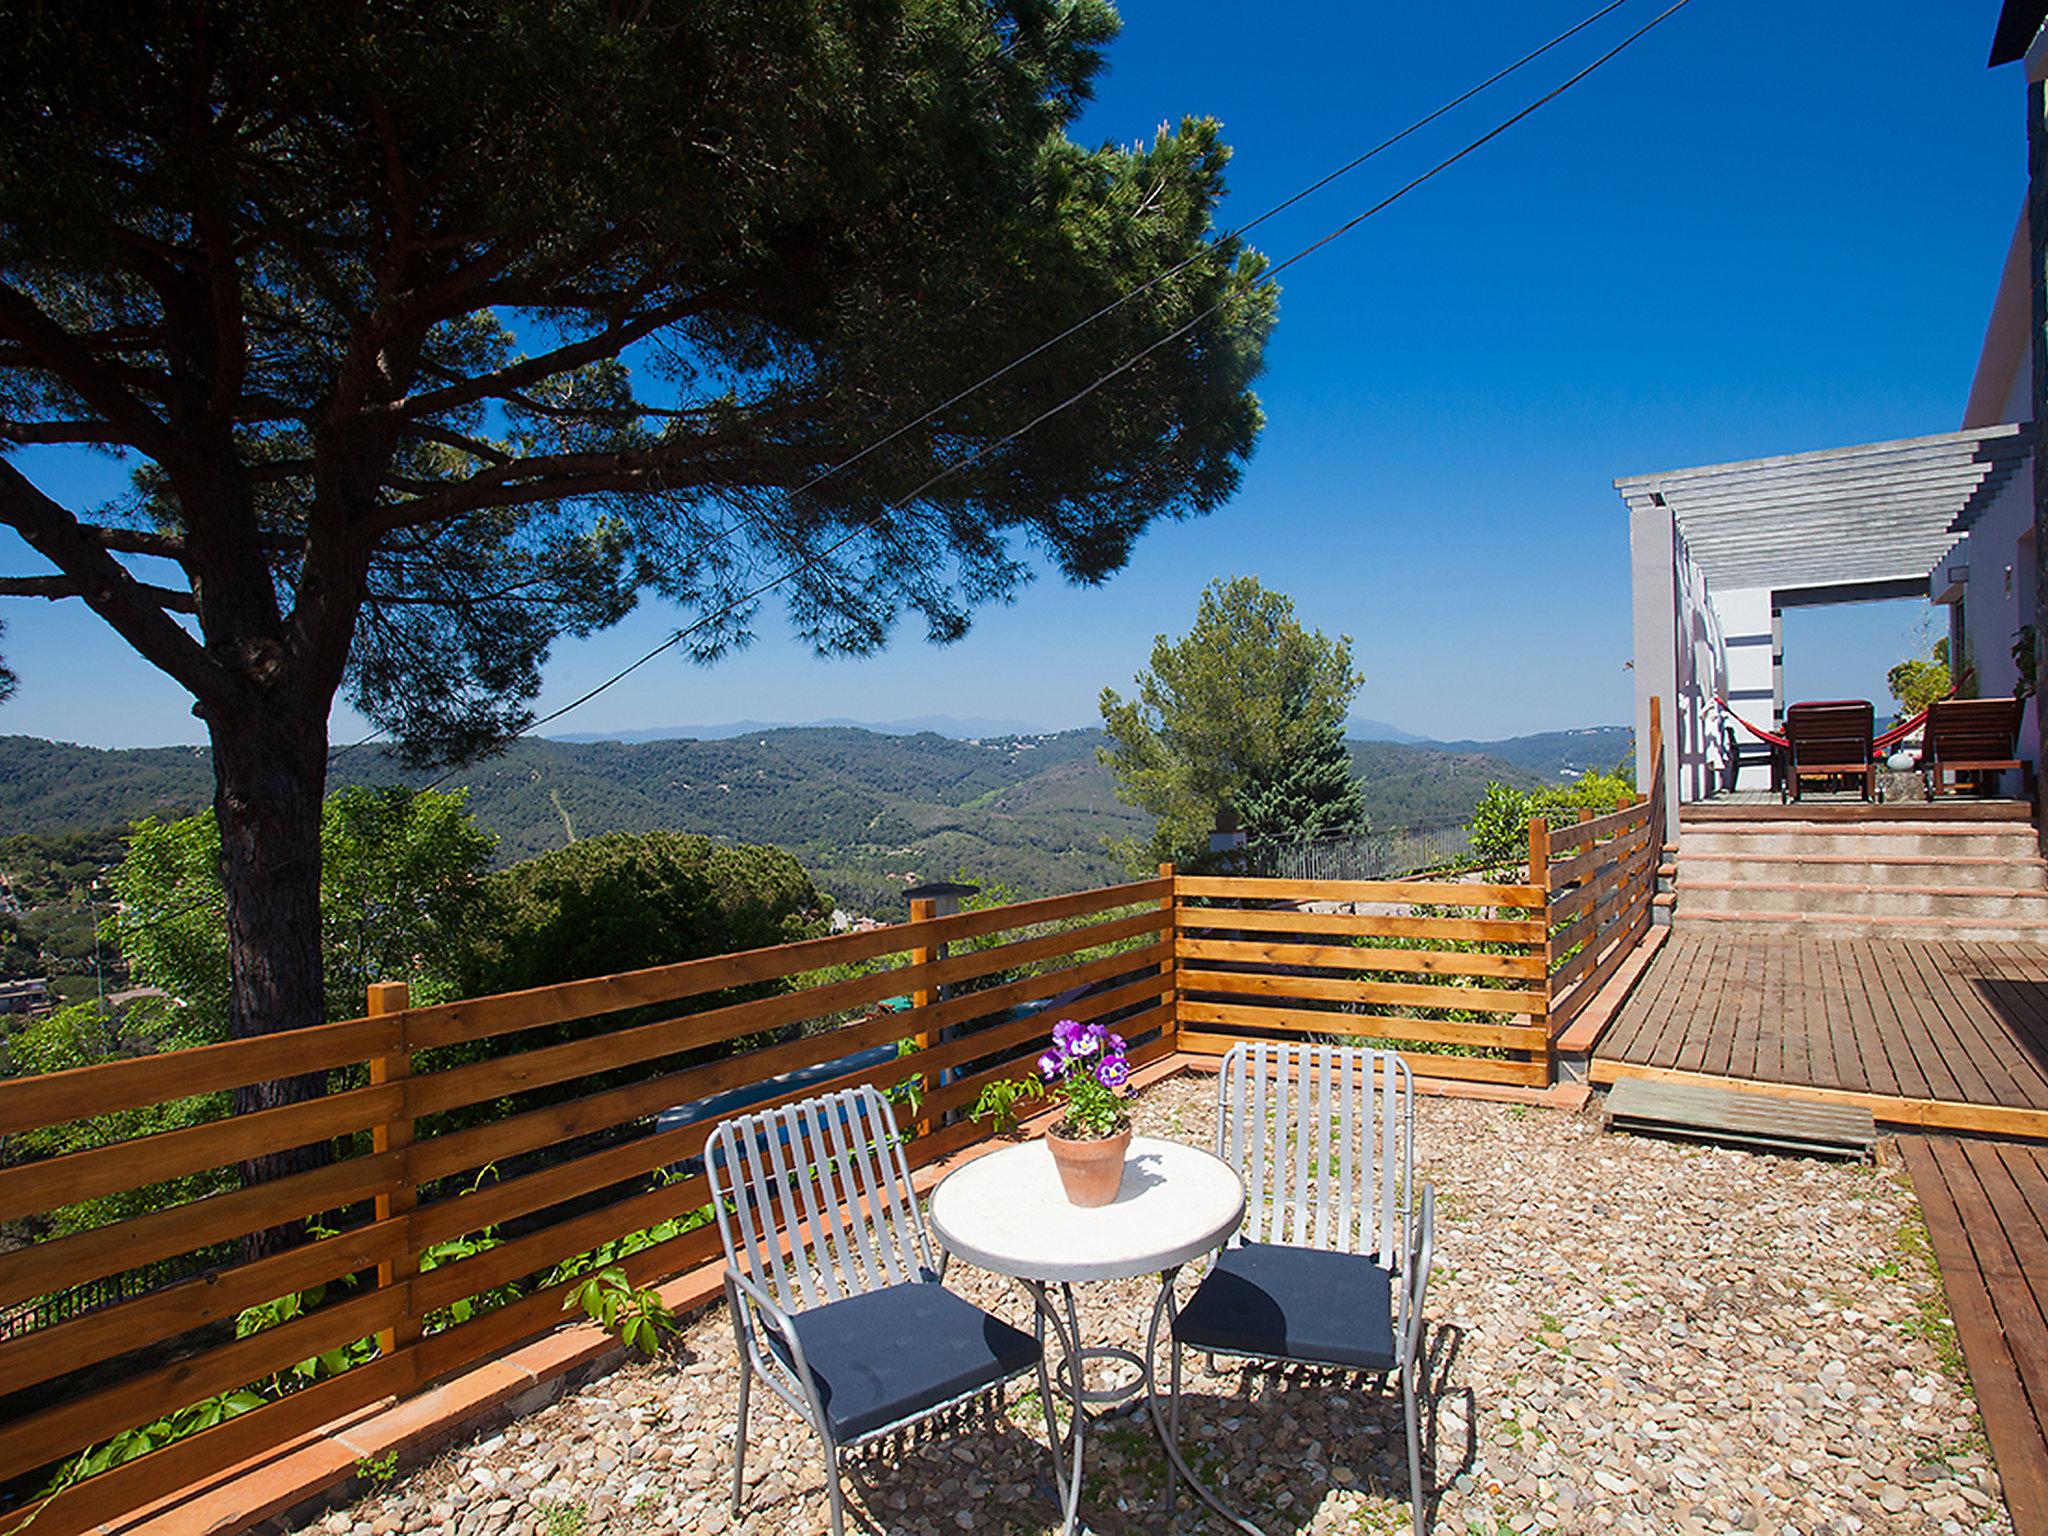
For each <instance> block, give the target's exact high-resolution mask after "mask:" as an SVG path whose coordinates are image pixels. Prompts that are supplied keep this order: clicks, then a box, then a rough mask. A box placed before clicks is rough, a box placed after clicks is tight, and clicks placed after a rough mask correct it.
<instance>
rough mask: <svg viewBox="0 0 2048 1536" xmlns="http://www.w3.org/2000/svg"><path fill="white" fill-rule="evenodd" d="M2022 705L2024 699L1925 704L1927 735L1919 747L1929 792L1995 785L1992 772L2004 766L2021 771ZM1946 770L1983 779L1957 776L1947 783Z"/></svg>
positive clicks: (2000, 770)
mask: <svg viewBox="0 0 2048 1536" xmlns="http://www.w3.org/2000/svg"><path fill="white" fill-rule="evenodd" d="M2026 707H2027V705H2026V700H2024V699H1943V700H1941V701H1940V702H1939V703H1936V704H1930V705H1929V706H1928V708H1927V739H1926V743H1925V744H1924V745H1923V746H1922V748H1921V750H1920V769H1921V771H1922V772H1923V773H1924V774H1926V776H1927V792H1928V794H1929V795H1939V794H1942V793H1944V792H1945V791H1948V790H1960V789H1965V788H1972V787H1975V788H1981V789H1984V790H1986V791H1989V790H1991V789H1994V788H1996V787H1997V784H1998V779H1997V775H1998V774H2001V773H2003V772H2004V771H2005V770H2006V769H2008V768H2011V769H2015V770H2017V771H2018V772H2019V773H2020V774H2021V775H2022V776H2024V775H2025V773H2026V764H2025V763H2023V762H2022V761H2021V760H2020V759H2019V757H2018V756H2017V755H2016V753H2017V750H2018V743H2019V735H2020V716H2021V715H2022V714H2024V713H2025V712H2026ZM1951 774H1957V775H1963V774H1968V775H1971V776H1972V777H1976V776H1978V775H1981V776H1982V778H1981V779H1979V781H1978V782H1977V783H1976V784H1975V785H1972V784H1970V783H1967V782H1966V781H1964V780H1963V779H1961V778H1958V779H1957V780H1956V781H1955V782H1953V783H1951V782H1950V781H1949V775H1951Z"/></svg>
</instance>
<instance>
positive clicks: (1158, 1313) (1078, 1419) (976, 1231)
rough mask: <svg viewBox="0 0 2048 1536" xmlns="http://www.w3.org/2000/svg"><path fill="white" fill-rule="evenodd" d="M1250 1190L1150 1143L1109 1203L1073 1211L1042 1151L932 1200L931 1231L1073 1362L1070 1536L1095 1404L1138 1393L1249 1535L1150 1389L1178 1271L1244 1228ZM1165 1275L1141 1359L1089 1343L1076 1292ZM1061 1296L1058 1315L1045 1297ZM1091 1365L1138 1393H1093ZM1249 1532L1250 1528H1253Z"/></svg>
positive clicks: (960, 1174)
mask: <svg viewBox="0 0 2048 1536" xmlns="http://www.w3.org/2000/svg"><path fill="white" fill-rule="evenodd" d="M1244 1208H1245V1194H1244V1181H1243V1180H1241V1179H1240V1178H1239V1177H1238V1176H1237V1172H1236V1170H1234V1169H1233V1168H1232V1167H1231V1166H1230V1165H1229V1164H1228V1163H1226V1162H1224V1161H1223V1160H1222V1159H1221V1158H1218V1157H1214V1156H1212V1155H1210V1154H1209V1153H1207V1152H1203V1151H1201V1150H1199V1149H1197V1148H1195V1147H1190V1146H1184V1145H1182V1144H1181V1143H1180V1142H1176V1141H1160V1140H1156V1139H1155V1138H1153V1137H1149V1136H1139V1137H1134V1138H1133V1139H1132V1141H1131V1147H1130V1151H1129V1152H1128V1153H1127V1154H1126V1155H1125V1158H1124V1176H1123V1185H1122V1187H1121V1188H1120V1189H1119V1190H1118V1191H1117V1197H1116V1199H1114V1200H1113V1201H1111V1202H1110V1203H1109V1204H1108V1205H1102V1206H1095V1207H1092V1208H1084V1207H1082V1206H1077V1205H1074V1204H1072V1203H1070V1202H1069V1201H1068V1199H1067V1197H1066V1192H1065V1191H1064V1190H1063V1189H1061V1187H1060V1178H1059V1172H1058V1170H1057V1169H1055V1168H1054V1167H1053V1162H1052V1150H1051V1149H1050V1148H1049V1147H1047V1146H1046V1144H1045V1143H1044V1142H1043V1141H1031V1142H1024V1143H1020V1144H1019V1145H1017V1146H1012V1147H1004V1148H1002V1149H1001V1150H999V1151H995V1152H990V1153H988V1154H987V1155H986V1156H983V1157H980V1158H977V1159H975V1161H973V1162H971V1163H968V1164H967V1165H966V1166H964V1167H961V1168H957V1169H955V1170H954V1171H953V1172H951V1173H949V1174H947V1175H946V1177H945V1178H943V1179H941V1180H940V1181H939V1186H938V1188H936V1189H934V1190H933V1191H932V1197H931V1223H932V1230H933V1231H934V1232H935V1233H936V1234H937V1235H938V1239H939V1241H940V1242H941V1243H943V1244H944V1245H945V1246H946V1249H947V1250H948V1251H949V1252H950V1253H952V1254H953V1255H954V1256H955V1257H957V1258H961V1259H964V1260H966V1261H967V1262H968V1263H970V1264H973V1265H975V1266H977V1267H979V1268H981V1269H986V1270H990V1271H992V1272H993V1273H995V1274H999V1275H1008V1276H1010V1277H1011V1278H1013V1279H1016V1280H1020V1281H1022V1282H1023V1283H1024V1285H1025V1286H1026V1287H1028V1288H1029V1289H1030V1291H1031V1294H1032V1297H1033V1300H1034V1301H1035V1303H1036V1305H1037V1308H1038V1320H1039V1325H1040V1338H1041V1340H1042V1339H1043V1337H1044V1325H1045V1324H1048V1323H1049V1324H1050V1325H1051V1326H1052V1328H1053V1331H1054V1332H1055V1333H1056V1334H1057V1335H1058V1336H1059V1340H1060V1346H1061V1350H1062V1352H1063V1353H1064V1355H1065V1357H1066V1372H1067V1382H1068V1393H1069V1398H1070V1401H1071V1405H1072V1408H1073V1418H1072V1427H1071V1429H1070V1430H1069V1439H1070V1441H1071V1454H1072V1464H1073V1474H1072V1475H1071V1476H1068V1475H1067V1474H1066V1472H1065V1470H1064V1467H1065V1461H1064V1459H1063V1457H1062V1455H1061V1447H1060V1446H1059V1445H1057V1444H1055V1445H1054V1446H1053V1448H1052V1455H1053V1475H1054V1477H1055V1479H1056V1480H1057V1481H1058V1484H1059V1493H1060V1497H1061V1501H1062V1504H1063V1506H1064V1515H1065V1521H1064V1524H1063V1525H1062V1526H1061V1529H1062V1531H1064V1532H1066V1533H1069V1536H1071V1533H1072V1532H1073V1530H1074V1526H1075V1520H1076V1517H1077V1515H1078V1513H1079V1508H1080V1497H1081V1449H1082V1429H1083V1426H1084V1425H1085V1423H1086V1422H1087V1407H1088V1404H1090V1403H1115V1404H1122V1403H1127V1402H1130V1401H1132V1400H1133V1399H1134V1398H1136V1397H1138V1396H1140V1395H1142V1396H1143V1397H1145V1398H1146V1400H1147V1406H1148V1408H1149V1409H1150V1412H1151V1416H1152V1423H1153V1427H1154V1428H1155V1429H1156V1430H1157V1431H1158V1434H1159V1440H1160V1444H1161V1445H1163V1446H1164V1447H1165V1449H1166V1453H1167V1455H1168V1456H1169V1457H1170V1458H1171V1459H1172V1461H1173V1464H1174V1467H1175V1469H1176V1470H1177V1471H1178V1472H1179V1473H1180V1475H1181V1476H1183V1477H1185V1478H1186V1479H1187V1480H1188V1482H1189V1484H1190V1485H1191V1486H1192V1487H1193V1489H1194V1491H1195V1493H1196V1494H1197V1495H1198V1496H1200V1497H1201V1499H1202V1500H1203V1502H1205V1503H1207V1504H1209V1505H1210V1506H1211V1507H1212V1508H1214V1509H1215V1510H1217V1511H1218V1512H1219V1513H1220V1514H1223V1515H1225V1516H1227V1517H1228V1518H1229V1519H1231V1520H1232V1521H1233V1522H1235V1523H1237V1524H1239V1525H1242V1524H1243V1521H1242V1518H1241V1517H1240V1516H1239V1515H1237V1513H1236V1512H1235V1511H1233V1510H1231V1509H1230V1508H1229V1507H1228V1506H1227V1505H1225V1504H1223V1503H1222V1502H1221V1501H1220V1500H1219V1499H1217V1497H1216V1496H1215V1495H1214V1494H1213V1493H1211V1492H1210V1491H1209V1490H1208V1489H1207V1488H1206V1487H1205V1486H1204V1485H1203V1484H1202V1483H1201V1481H1200V1480H1199V1479H1198V1478H1196V1477H1195V1475H1194V1473H1193V1472H1192V1471H1191V1470H1190V1469H1189V1468H1188V1466H1187V1464H1186V1462H1184V1461H1183V1460H1182V1459H1181V1455H1180V1451H1179V1448H1178V1447H1176V1446H1175V1445H1174V1443H1173V1438H1172V1436H1170V1435H1169V1434H1168V1433H1167V1432H1166V1422H1165V1419H1164V1417H1163V1415H1162V1413H1161V1410H1160V1405H1159V1394H1158V1391H1157V1387H1156V1384H1155V1382H1154V1379H1153V1372H1152V1357H1153V1355H1154V1354H1155V1353H1156V1352H1157V1348H1158V1338H1159V1325H1160V1321H1161V1319H1162V1318H1163V1317H1164V1316H1165V1315H1166V1313H1167V1309H1168V1307H1169V1306H1170V1304H1171V1302H1172V1298H1173V1281H1174V1276H1175V1275H1176V1274H1177V1273H1179V1271H1180V1268H1181V1266H1182V1265H1184V1264H1186V1263H1187V1262H1189V1261H1190V1260H1191V1259H1198V1258H1200V1257H1201V1256H1202V1255H1204V1254H1206V1253H1212V1252H1214V1251H1215V1250H1216V1249H1217V1248H1219V1247H1221V1246H1222V1245H1223V1243H1224V1241H1225V1240H1226V1239H1227V1238H1229V1236H1230V1235H1231V1234H1232V1233H1233V1232H1235V1231H1236V1230H1237V1228H1238V1225H1239V1223H1240V1222H1242V1221H1243V1220H1244ZM1144 1274H1157V1275H1158V1276H1159V1277H1160V1280H1159V1296H1158V1299H1157V1301H1156V1302H1155V1303H1154V1304H1153V1308H1152V1324H1151V1327H1150V1329H1149V1330H1148V1332H1147V1334H1146V1339H1145V1353H1144V1354H1143V1355H1142V1356H1140V1355H1138V1354H1135V1353H1134V1352H1132V1351H1131V1350H1128V1349H1123V1348H1120V1347H1117V1346H1113V1345H1084V1344H1083V1343H1082V1341H1081V1325H1080V1317H1079V1314H1078V1313H1077V1312H1076V1310H1075V1307H1074V1287H1075V1286H1076V1285H1077V1284H1083V1283H1086V1282H1088V1281H1096V1280H1124V1279H1129V1278H1130V1277H1132V1276H1134V1275H1144ZM1051 1286H1057V1287H1058V1288H1059V1293H1060V1300H1061V1306H1060V1307H1058V1308H1055V1307H1054V1305H1053V1303H1052V1300H1051V1298H1050V1296H1049V1295H1048V1294H1047V1288H1048V1287H1051ZM1091 1360H1121V1361H1123V1362H1125V1363H1127V1364H1130V1365H1135V1366H1136V1367H1137V1368H1138V1372H1139V1376H1138V1380H1137V1382H1136V1383H1134V1384H1132V1385H1130V1386H1126V1387H1118V1388H1110V1389H1107V1390H1094V1389H1091V1388H1090V1387H1089V1386H1088V1383H1087V1379H1086V1375H1085V1372H1086V1368H1087V1364H1088V1362H1089V1361H1091ZM1249 1528H1250V1527H1247V1529H1249Z"/></svg>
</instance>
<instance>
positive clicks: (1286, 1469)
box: [1083, 1323, 1479, 1536]
mask: <svg viewBox="0 0 2048 1536" xmlns="http://www.w3.org/2000/svg"><path fill="white" fill-rule="evenodd" d="M1427 1337H1428V1343H1427V1347H1426V1349H1425V1352H1424V1355H1423V1361H1422V1384H1421V1395H1420V1400H1419V1401H1418V1403H1417V1404H1416V1410H1417V1417H1418V1419H1419V1420H1420V1425H1421V1429H1420V1432H1421V1438H1422V1465H1423V1481H1424V1487H1425V1504H1426V1508H1427V1511H1428V1519H1427V1526H1428V1528H1430V1529H1432V1530H1433V1529H1434V1528H1435V1525H1436V1519H1437V1515H1438V1513H1439V1511H1440V1510H1441V1507H1442V1503H1443V1496H1444V1490H1445V1489H1447V1488H1448V1487H1449V1486H1450V1485H1451V1484H1452V1483H1453V1482H1455V1481H1456V1480H1457V1479H1458V1478H1460V1477H1462V1476H1464V1475H1465V1474H1466V1473H1467V1472H1469V1471H1471V1470H1472V1468H1473V1467H1474V1466H1475V1465H1476V1464H1477V1462H1478V1454H1479V1441H1478V1433H1479V1431H1478V1401H1477V1398H1476V1396H1475V1394H1474V1393H1473V1391H1472V1388H1471V1387H1470V1386H1462V1385H1458V1384H1456V1377H1457V1374H1458V1363H1459V1356H1460V1354H1461V1353H1462V1352H1463V1349H1464V1342H1465V1330H1464V1329H1463V1328H1461V1327H1459V1326H1458V1325H1456V1324H1454V1323H1445V1324H1440V1325H1438V1326H1436V1327H1433V1328H1431V1329H1430V1330H1429V1333H1428V1336H1427ZM1200 1359H1201V1356H1200V1354H1199V1352H1197V1351H1190V1352H1189V1363H1190V1364H1191V1365H1198V1362H1199V1360H1200ZM1218 1366H1219V1367H1220V1369H1219V1370H1218V1372H1217V1373H1216V1375H1214V1376H1210V1375H1209V1373H1208V1372H1206V1371H1203V1370H1201V1369H1199V1368H1197V1369H1195V1370H1193V1371H1190V1372H1188V1373H1186V1374H1184V1375H1183V1378H1182V1380H1183V1391H1182V1393H1181V1451H1182V1454H1183V1455H1185V1456H1186V1457H1187V1459H1188V1463H1189V1465H1191V1466H1192V1467H1193V1468H1194V1469H1195V1471H1196V1472H1197V1473H1199V1474H1201V1476H1202V1478H1203V1480H1204V1481H1205V1482H1207V1483H1208V1484H1209V1486H1210V1487H1211V1488H1212V1489H1214V1490H1216V1491H1217V1492H1218V1493H1219V1494H1221V1495H1222V1497H1223V1501H1224V1502H1225V1503H1226V1504H1230V1505H1232V1506H1233V1507H1235V1508H1238V1509H1239V1510H1240V1512H1241V1513H1242V1514H1243V1515H1244V1516H1245V1517H1246V1518H1247V1519H1249V1520H1250V1521H1251V1522H1252V1523H1253V1524H1255V1525H1257V1526H1259V1527H1260V1528H1261V1529H1262V1530H1264V1531H1265V1532H1266V1536H1299V1533H1301V1532H1303V1531H1306V1530H1307V1529H1309V1527H1310V1526H1312V1525H1313V1524H1314V1523H1315V1518H1316V1514H1317V1512H1318V1510H1319V1509H1320V1508H1321V1506H1322V1504H1323V1501H1324V1500H1325V1498H1327V1497H1328V1495H1329V1494H1331V1493H1332V1492H1334V1491H1338V1490H1345V1491H1355V1492H1363V1493H1366V1494H1368V1495H1372V1496H1375V1497H1381V1498H1387V1499H1391V1500H1396V1501H1399V1502H1402V1503H1405V1502H1407V1500H1408V1499H1409V1498H1410V1497H1411V1496H1412V1494H1411V1490H1410V1489H1409V1486H1408V1451H1407V1444H1406V1441H1405V1439H1404V1438H1403V1427H1402V1422H1401V1394H1400V1385H1399V1382H1398V1380H1396V1379H1393V1378H1388V1379H1387V1380H1386V1381H1384V1382H1382V1381H1381V1379H1380V1378H1378V1377H1374V1376H1369V1375H1361V1374H1356V1373H1350V1372H1336V1371H1329V1370H1323V1369H1317V1368H1314V1367H1309V1366H1297V1365H1287V1366H1262V1365H1258V1364H1254V1363H1251V1362H1243V1361H1232V1362H1225V1361H1218ZM1205 1379H1206V1380H1207V1381H1214V1382H1228V1383H1232V1386H1231V1390H1229V1391H1226V1392H1215V1391H1203V1390H1201V1389H1200V1388H1201V1384H1202V1383H1203V1382H1204V1380H1205ZM1446 1402H1459V1403H1462V1406H1463V1419H1464V1423H1463V1426H1462V1435H1461V1443H1459V1444H1458V1445H1456V1446H1455V1447H1454V1448H1449V1449H1454V1451H1455V1455H1456V1458H1457V1459H1456V1461H1455V1462H1453V1463H1452V1464H1450V1465H1448V1466H1446V1465H1445V1461H1444V1455H1445V1452H1446V1449H1447V1447H1446V1446H1445V1445H1444V1444H1443V1419H1444V1416H1443V1408H1444V1405H1445V1403H1446ZM1325 1425H1326V1426H1327V1429H1326V1430H1325V1429H1323V1428H1322V1427H1321V1426H1325ZM1203 1427H1210V1428H1214V1429H1215V1430H1216V1431H1217V1433H1216V1435H1214V1436H1213V1437H1209V1438H1206V1439H1205V1438H1202V1437H1200V1436H1199V1435H1198V1434H1197V1433H1196V1431H1198V1430H1200V1429H1201V1428H1203ZM1311 1440H1318V1441H1321V1442H1322V1445H1323V1454H1322V1456H1321V1457H1320V1458H1319V1459H1317V1460H1314V1461H1308V1462H1304V1461H1302V1460H1301V1459H1300V1458H1299V1456H1298V1454H1296V1452H1295V1450H1294V1449H1293V1448H1295V1447H1299V1446H1301V1445H1302V1444H1304V1443H1306V1442H1308V1441H1311ZM1336 1467H1347V1468H1349V1469H1350V1470H1351V1472H1352V1473H1353V1475H1352V1476H1351V1477H1349V1478H1347V1479H1346V1480H1344V1481H1342V1482H1338V1481H1335V1480H1333V1478H1332V1477H1331V1470H1332V1469H1333V1468H1336ZM1310 1468H1313V1469H1314V1470H1313V1475H1312V1476H1309V1475H1305V1474H1307V1473H1308V1472H1309V1469H1310ZM1224 1471H1228V1472H1230V1473H1232V1474H1233V1476H1232V1478H1231V1480H1230V1481H1229V1482H1227V1483H1226V1482H1224V1481H1222V1479H1221V1478H1220V1477H1219V1475H1218V1474H1219V1473H1222V1472H1224ZM1282 1493H1285V1494H1288V1495H1291V1497H1290V1498H1289V1500H1288V1502H1287V1504H1285V1505H1284V1506H1283V1505H1281V1504H1280V1503H1278V1502H1277V1500H1278V1498H1279V1497H1280V1495H1281V1494H1282ZM1182 1498H1183V1499H1185V1498H1187V1494H1186V1490H1185V1489H1183V1490H1182ZM1083 1513H1084V1514H1086V1513H1088V1510H1087V1506H1086V1505H1085V1504H1084V1506H1083ZM1094 1523H1095V1524H1096V1525H1097V1526H1098V1527H1099V1528H1100V1529H1102V1530H1103V1531H1105V1532H1110V1531H1114V1530H1117V1529H1118V1527H1116V1526H1114V1525H1111V1524H1109V1523H1106V1522H1100V1521H1098V1522H1094ZM1402 1525H1403V1527H1404V1529H1405V1526H1406V1519H1405V1517H1404V1518H1403V1521H1402ZM1132 1528H1142V1529H1147V1530H1162V1529H1167V1528H1168V1527H1167V1524H1166V1522H1165V1520H1164V1512H1163V1511H1159V1510H1156V1509H1155V1510H1154V1511H1153V1512H1152V1518H1151V1519H1149V1520H1146V1521H1144V1522H1141V1523H1140V1525H1139V1526H1137V1527H1132ZM1171 1528H1172V1529H1174V1530H1176V1531H1181V1532H1189V1533H1194V1532H1213V1531H1220V1530H1223V1529H1225V1528H1226V1527H1225V1523H1224V1521H1223V1520H1222V1519H1221V1517H1219V1516H1217V1515H1216V1514H1215V1513H1214V1512H1213V1511H1211V1510H1209V1509H1208V1508H1207V1507H1206V1506H1203V1505H1199V1504H1198V1505H1196V1506H1195V1507H1194V1508H1193V1509H1192V1510H1189V1509H1186V1508H1183V1509H1181V1510H1180V1511H1179V1512H1178V1515H1177V1517H1176V1519H1175V1521H1174V1523H1173V1525H1172V1527H1171Z"/></svg>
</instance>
